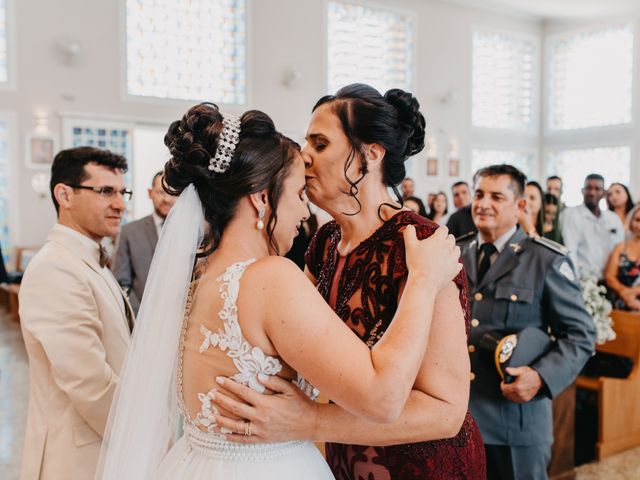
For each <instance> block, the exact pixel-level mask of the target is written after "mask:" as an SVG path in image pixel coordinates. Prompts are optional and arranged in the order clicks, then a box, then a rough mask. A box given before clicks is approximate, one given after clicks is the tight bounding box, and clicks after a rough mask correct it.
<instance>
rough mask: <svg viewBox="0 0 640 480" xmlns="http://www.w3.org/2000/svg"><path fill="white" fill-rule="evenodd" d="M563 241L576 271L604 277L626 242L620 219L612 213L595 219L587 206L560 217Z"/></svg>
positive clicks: (607, 211) (567, 211) (576, 208)
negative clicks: (619, 245)
mask: <svg viewBox="0 0 640 480" xmlns="http://www.w3.org/2000/svg"><path fill="white" fill-rule="evenodd" d="M560 225H561V228H562V238H563V240H564V245H565V246H566V247H567V248H568V249H569V256H570V257H571V260H573V264H574V266H575V268H576V270H577V271H578V272H580V273H585V274H586V273H588V272H592V273H594V274H595V275H597V277H598V278H599V279H601V278H602V277H603V273H604V269H605V267H606V265H607V260H608V259H609V255H610V254H611V251H612V250H613V247H615V246H616V244H617V243H620V242H622V241H623V240H624V226H623V225H622V222H621V221H620V218H619V217H618V216H617V215H616V214H615V213H613V212H611V211H609V210H602V211H601V212H600V216H599V217H596V216H595V215H594V214H593V213H591V210H589V209H588V208H587V207H586V206H585V205H584V204H583V205H579V206H577V207H571V208H565V209H564V210H563V211H562V215H561V216H560Z"/></svg>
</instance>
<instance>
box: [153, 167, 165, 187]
mask: <svg viewBox="0 0 640 480" xmlns="http://www.w3.org/2000/svg"><path fill="white" fill-rule="evenodd" d="M162 175H164V170H160V171H159V172H156V174H155V175H154V176H153V178H152V179H151V188H153V186H154V185H155V184H156V179H157V178H159V177H161V176H162Z"/></svg>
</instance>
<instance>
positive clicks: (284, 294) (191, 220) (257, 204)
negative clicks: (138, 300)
mask: <svg viewBox="0 0 640 480" xmlns="http://www.w3.org/2000/svg"><path fill="white" fill-rule="evenodd" d="M165 144H166V145H167V146H168V147H169V150H170V152H171V159H170V160H169V162H167V164H166V166H165V177H164V181H165V182H166V188H167V189H168V190H169V191H170V192H172V193H173V194H176V195H177V194H179V195H180V197H179V199H178V201H177V203H176V205H175V206H174V208H173V209H172V211H171V214H170V215H169V218H168V219H167V222H166V224H165V226H164V228H163V232H162V235H161V237H160V241H159V243H158V247H157V249H156V253H155V255H154V259H153V262H152V266H151V271H150V275H149V282H148V284H147V289H146V291H145V296H144V300H143V303H142V305H141V309H140V315H139V318H138V321H137V323H136V328H135V331H134V335H133V339H132V346H131V350H130V351H129V354H128V357H127V360H126V363H125V366H124V368H123V373H122V376H121V378H120V385H119V389H118V393H117V394H116V398H115V400H114V404H113V406H112V409H111V412H110V415H109V423H108V426H107V431H106V434H105V439H104V442H103V447H102V451H101V457H100V462H99V466H98V476H97V478H102V479H109V480H116V479H117V480H128V479H131V480H133V479H135V480H140V479H152V478H153V479H167V480H168V479H196V480H198V479H238V480H240V479H251V478H256V479H258V478H259V479H264V480H269V479H273V480H276V479H277V480H282V479H299V478H305V479H311V480H313V479H318V480H324V479H330V478H333V477H332V475H331V472H330V470H329V468H328V466H327V465H326V463H325V461H324V459H323V458H322V456H321V454H320V452H319V451H318V450H317V449H316V448H315V446H314V445H313V443H311V442H306V441H290V442H281V443H271V444H261V445H242V444H235V443H231V442H229V441H228V440H227V439H226V438H225V436H224V435H223V434H224V430H223V431H222V433H221V432H220V429H219V428H218V427H217V426H216V418H217V416H218V415H219V414H224V415H225V416H231V417H235V418H240V417H238V416H237V415H234V412H229V411H218V409H217V408H216V407H215V405H214V404H213V403H212V401H213V400H214V399H215V396H216V392H217V390H218V389H219V388H220V389H222V388H223V387H221V383H222V379H221V378H219V377H222V376H228V377H231V378H233V379H234V380H236V381H237V382H240V383H242V384H245V385H248V386H249V387H250V388H252V389H254V390H255V391H257V392H259V393H263V394H269V393H270V392H269V391H266V390H265V387H264V386H263V384H262V382H261V381H260V380H261V379H262V381H264V379H265V378H266V377H268V376H272V375H277V376H279V377H282V378H285V379H290V380H292V381H294V382H295V383H296V384H297V385H298V387H299V388H300V389H302V390H303V391H304V392H305V393H306V394H307V395H309V396H310V397H312V398H313V397H315V396H316V395H317V393H318V390H321V391H322V392H323V394H325V396H327V397H328V398H330V399H331V400H333V401H334V402H335V403H337V404H338V405H340V406H342V407H343V408H345V409H346V410H348V411H349V412H351V413H353V414H355V415H358V416H360V417H362V418H366V419H369V420H371V421H375V422H381V423H384V422H391V421H393V420H395V419H396V418H397V417H398V415H399V414H400V412H401V410H402V409H403V407H404V404H405V402H406V400H407V397H408V395H409V392H410V391H411V388H412V385H413V383H414V380H415V377H416V374H417V372H418V369H419V367H420V364H421V362H422V359H423V357H424V352H425V349H426V346H427V340H428V337H429V330H430V326H431V317H432V312H433V306H434V299H435V297H436V295H437V293H438V292H439V291H440V290H441V289H442V288H444V287H446V286H448V285H450V283H451V281H452V279H453V278H454V276H455V275H456V274H457V273H458V272H459V271H460V268H461V267H460V264H459V262H458V257H459V250H458V248H457V247H455V242H454V240H453V238H452V237H451V235H447V234H446V229H442V228H441V229H439V230H438V231H437V232H436V233H435V234H434V235H433V236H431V237H430V238H429V239H427V240H423V241H418V240H417V238H416V234H415V229H414V227H413V226H409V227H407V228H406V229H405V230H404V233H403V235H404V241H405V246H406V261H407V265H408V268H409V276H408V280H407V283H406V287H405V290H404V293H403V296H402V299H401V301H400V304H399V306H398V309H397V312H396V314H395V317H394V320H393V322H392V324H391V326H390V327H389V328H388V329H387V331H386V333H385V334H384V336H383V337H382V339H381V340H380V341H379V342H377V344H376V345H375V346H374V347H373V348H372V349H369V348H368V347H367V346H366V345H365V344H364V343H362V342H361V341H360V340H359V339H358V337H356V335H354V334H353V332H352V331H351V330H350V329H349V328H348V327H347V326H346V325H345V324H344V323H343V322H342V321H341V320H340V318H339V317H338V316H337V315H336V314H335V313H334V312H333V310H332V309H331V308H330V307H329V306H328V305H327V304H326V303H325V301H324V300H323V298H322V297H321V296H320V295H319V293H318V292H317V291H316V289H315V288H314V286H313V285H312V284H311V282H309V280H308V279H307V278H306V277H305V275H304V274H303V273H302V271H300V270H299V269H298V268H297V267H296V266H295V264H293V263H292V262H290V261H289V260H287V259H285V258H282V257H280V256H279V255H281V254H284V253H285V252H286V251H287V250H288V249H289V248H290V247H291V244H292V242H293V239H294V237H295V236H296V235H297V233H298V230H297V227H298V226H299V224H300V222H301V221H303V220H304V219H305V217H306V216H307V215H308V209H307V198H306V193H305V176H304V175H305V173H304V164H303V160H302V157H301V155H300V149H299V146H298V145H297V144H295V143H294V142H293V141H292V140H290V139H288V138H287V137H284V136H283V135H281V134H280V133H278V132H276V130H275V127H274V125H273V122H272V120H271V119H270V118H269V117H268V116H267V115H266V114H264V113H262V112H259V111H248V112H246V113H244V114H243V115H242V117H241V118H240V119H238V118H235V117H232V116H230V115H226V114H224V115H223V114H222V113H221V112H220V111H219V110H218V108H217V106H215V105H213V104H210V103H203V104H200V105H196V106H194V107H192V108H191V109H190V110H189V111H188V112H187V113H186V114H185V115H184V116H183V118H182V119H181V120H178V121H175V122H174V123H173V124H172V125H171V126H170V127H169V131H168V132H167V134H166V136H165ZM205 226H206V228H205ZM198 259H199V260H198ZM194 265H195V268H194ZM227 394H229V393H228V392H227ZM178 413H179V414H181V415H182V416H183V417H184V434H183V435H182V437H181V438H180V439H179V440H178V441H177V442H175V443H174V444H173V446H171V444H172V443H173V442H174V433H175V431H176V425H175V423H176V421H177V419H178V417H179V414H178ZM251 430H252V426H251V423H250V422H245V423H244V434H245V435H247V436H250V435H251V434H252V431H251ZM167 452H168V453H167Z"/></svg>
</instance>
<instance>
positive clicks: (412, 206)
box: [404, 197, 429, 218]
mask: <svg viewBox="0 0 640 480" xmlns="http://www.w3.org/2000/svg"><path fill="white" fill-rule="evenodd" d="M404 206H405V207H407V208H408V209H409V210H411V211H412V212H414V213H417V214H418V215H420V216H422V217H424V218H429V217H428V216H427V215H428V214H427V209H426V208H424V203H422V200H420V199H419V198H418V197H407V198H405V199H404Z"/></svg>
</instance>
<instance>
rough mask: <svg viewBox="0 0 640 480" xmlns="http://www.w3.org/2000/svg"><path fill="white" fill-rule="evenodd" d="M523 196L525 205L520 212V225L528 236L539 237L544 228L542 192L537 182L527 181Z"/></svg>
mask: <svg viewBox="0 0 640 480" xmlns="http://www.w3.org/2000/svg"><path fill="white" fill-rule="evenodd" d="M524 196H525V198H526V199H527V205H526V207H525V209H524V211H523V212H522V213H521V214H520V219H519V223H520V226H521V227H522V229H523V230H524V231H525V232H527V234H528V235H529V236H530V237H536V236H538V237H539V236H541V235H542V232H543V230H544V228H543V225H544V203H543V197H544V192H543V191H542V187H541V186H540V184H539V183H538V182H527V185H526V187H525V189H524Z"/></svg>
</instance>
